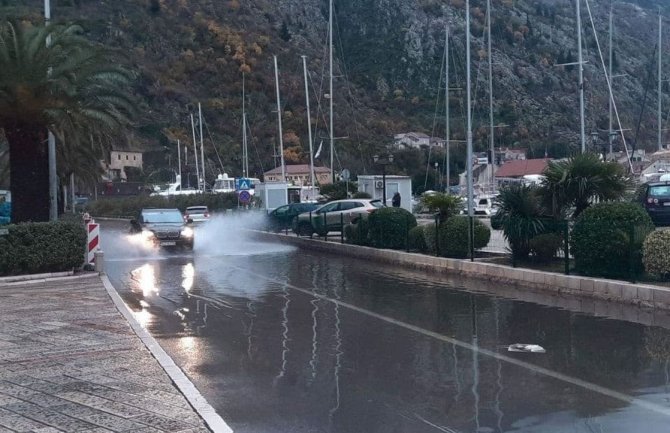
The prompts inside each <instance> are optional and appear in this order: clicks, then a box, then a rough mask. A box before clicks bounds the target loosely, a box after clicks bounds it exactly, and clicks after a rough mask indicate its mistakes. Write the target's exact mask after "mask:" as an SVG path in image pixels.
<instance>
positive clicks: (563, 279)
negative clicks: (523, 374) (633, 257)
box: [255, 231, 670, 309]
mask: <svg viewBox="0 0 670 433" xmlns="http://www.w3.org/2000/svg"><path fill="white" fill-rule="evenodd" d="M255 233H256V236H259V237H261V238H264V239H267V240H280V241H282V242H286V243H290V244H293V245H296V246H299V247H303V248H308V249H314V250H318V251H324V252H330V253H334V254H339V255H345V256H349V257H355V258H360V259H365V260H372V261H377V262H383V263H389V264H394V265H399V266H405V267H408V268H411V269H418V270H426V271H431V272H436V273H446V274H451V275H464V276H470V277H476V278H481V279H484V280H489V281H496V282H506V283H515V284H520V285H522V286H525V287H528V288H531V289H534V290H540V291H544V292H550V293H553V294H557V295H558V294H560V295H572V296H580V297H587V298H595V299H599V300H606V301H615V302H622V303H626V304H632V305H638V306H642V307H654V308H662V309H670V289H669V288H665V287H660V286H652V285H645V284H632V283H628V282H625V281H617V280H606V279H603V278H589V277H581V276H576V275H563V274H556V273H550V272H542V271H536V270H532V269H523V268H511V267H508V266H503V265H496V264H491V263H483V262H470V261H467V260H458V259H448V258H444V257H435V256H428V255H425V254H417V253H406V252H404V251H395V250H382V249H377V248H371V247H362V246H358V245H350V244H339V243H335V242H325V241H322V240H317V239H308V238H298V237H295V236H287V235H282V234H275V233H268V232H259V231H257V232H255Z"/></svg>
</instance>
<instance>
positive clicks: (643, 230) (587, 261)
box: [570, 203, 654, 277]
mask: <svg viewBox="0 0 670 433" xmlns="http://www.w3.org/2000/svg"><path fill="white" fill-rule="evenodd" d="M653 230H654V224H653V222H652V221H651V218H650V217H649V215H648V214H647V212H646V211H645V210H644V209H643V208H642V207H641V206H640V205H638V204H634V203H601V204H597V205H594V206H591V207H589V208H587V209H586V210H585V211H584V212H582V213H581V215H580V216H579V217H578V218H577V221H576V222H575V226H574V228H573V230H572V235H571V237H570V249H571V251H572V254H573V256H574V258H575V265H576V268H577V271H578V272H579V273H581V274H582V275H592V276H605V277H627V276H629V275H630V273H631V272H634V273H635V274H641V273H642V272H643V269H644V268H643V264H642V244H643V242H644V240H645V238H646V237H647V235H648V234H649V233H651V232H652V231H653Z"/></svg>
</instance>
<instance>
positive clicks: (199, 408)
mask: <svg viewBox="0 0 670 433" xmlns="http://www.w3.org/2000/svg"><path fill="white" fill-rule="evenodd" d="M100 279H101V280H102V284H103V285H104V286H105V289H106V290H107V293H108V294H109V297H110V298H112V301H114V305H116V308H117V309H118V310H119V312H120V313H121V314H122V315H123V317H125V319H126V320H127V321H128V324H130V327H131V328H132V329H133V331H134V332H135V334H137V336H138V337H139V338H140V340H142V343H143V344H144V345H145V346H146V348H147V349H149V351H150V352H151V354H152V355H153V356H154V358H156V360H157V361H158V363H159V364H160V366H161V367H163V370H165V372H166V373H167V374H168V376H170V379H172V382H174V384H175V386H176V387H177V389H179V391H180V392H181V393H182V394H183V395H184V397H186V400H188V402H189V404H190V405H191V406H192V407H193V409H194V410H195V411H196V412H197V413H198V415H200V417H201V418H202V419H203V420H204V421H205V423H206V424H207V426H208V427H209V428H210V429H211V430H212V431H213V432H214V433H232V432H233V429H232V428H230V427H229V426H228V424H226V422H225V421H224V420H223V418H221V417H220V416H219V414H217V413H216V411H215V410H214V408H213V407H212V406H211V405H210V404H209V403H208V402H207V400H205V398H204V397H203V396H202V394H200V391H198V389H197V388H196V387H195V385H193V383H192V382H191V381H190V380H189V379H188V377H187V376H186V375H185V374H184V372H183V371H182V370H181V369H180V368H179V367H178V366H177V364H175V362H174V361H173V360H172V358H170V356H169V355H168V354H167V353H166V352H165V351H164V350H163V348H162V347H161V346H160V345H159V344H158V342H157V341H156V340H155V339H154V338H153V337H152V336H151V334H149V332H147V330H146V329H144V328H143V327H142V325H140V323H139V322H138V321H137V320H136V319H135V316H134V315H133V313H132V311H131V310H130V308H128V306H127V305H126V303H125V302H123V299H121V296H119V294H118V292H117V291H116V289H115V288H114V286H113V285H112V283H111V281H109V278H108V277H107V276H106V275H101V276H100Z"/></svg>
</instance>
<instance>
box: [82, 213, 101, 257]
mask: <svg viewBox="0 0 670 433" xmlns="http://www.w3.org/2000/svg"><path fill="white" fill-rule="evenodd" d="M86 233H87V234H88V241H87V242H86V246H87V248H86V257H85V259H86V264H88V265H92V264H94V263H95V253H96V251H99V250H100V224H96V223H88V224H86Z"/></svg>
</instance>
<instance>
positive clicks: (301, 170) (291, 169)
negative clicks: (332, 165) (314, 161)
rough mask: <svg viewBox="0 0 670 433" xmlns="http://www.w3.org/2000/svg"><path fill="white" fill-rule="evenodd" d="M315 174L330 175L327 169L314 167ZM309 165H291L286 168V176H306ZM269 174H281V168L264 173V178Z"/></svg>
mask: <svg viewBox="0 0 670 433" xmlns="http://www.w3.org/2000/svg"><path fill="white" fill-rule="evenodd" d="M314 172H315V173H330V169H329V168H328V167H314ZM308 173H309V164H293V165H287V166H286V174H308ZM269 174H281V167H277V168H273V169H272V170H270V171H266V172H265V176H267V175H269Z"/></svg>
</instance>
